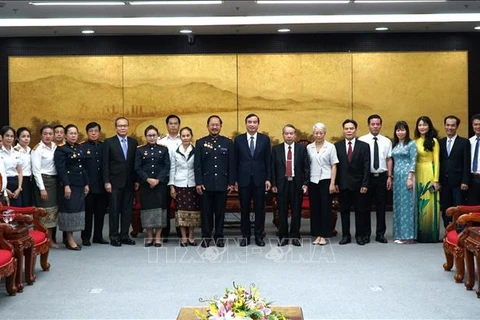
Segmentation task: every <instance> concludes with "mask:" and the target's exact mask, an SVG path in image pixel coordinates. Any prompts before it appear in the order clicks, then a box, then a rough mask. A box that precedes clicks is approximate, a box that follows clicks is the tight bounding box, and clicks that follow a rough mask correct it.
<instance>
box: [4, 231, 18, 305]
mask: <svg viewBox="0 0 480 320" xmlns="http://www.w3.org/2000/svg"><path fill="white" fill-rule="evenodd" d="M12 230H13V227H12V226H10V225H8V224H5V223H0V279H1V278H5V286H6V288H7V292H8V294H9V295H11V296H14V295H15V294H16V293H17V287H16V286H15V276H16V273H17V259H15V257H14V255H13V247H12V246H11V245H10V244H9V243H8V242H7V241H5V238H4V236H3V235H4V233H8V232H11V231H12Z"/></svg>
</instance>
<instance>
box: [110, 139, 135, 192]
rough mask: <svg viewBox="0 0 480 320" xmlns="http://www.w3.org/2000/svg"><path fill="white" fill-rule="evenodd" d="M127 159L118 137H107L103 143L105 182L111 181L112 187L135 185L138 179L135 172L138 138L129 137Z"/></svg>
mask: <svg viewBox="0 0 480 320" xmlns="http://www.w3.org/2000/svg"><path fill="white" fill-rule="evenodd" d="M127 144H128V151H127V159H126V160H125V157H124V156H123V150H122V146H121V145H120V141H119V140H118V137H117V136H116V135H115V136H113V137H110V138H107V139H105V142H104V143H103V164H102V169H103V182H104V183H111V184H112V188H115V189H116V188H124V187H133V183H134V182H135V181H136V178H135V177H136V176H135V172H134V163H135V152H136V150H137V147H138V142H137V140H135V139H133V138H130V137H127Z"/></svg>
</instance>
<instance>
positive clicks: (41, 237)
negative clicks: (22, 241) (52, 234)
mask: <svg viewBox="0 0 480 320" xmlns="http://www.w3.org/2000/svg"><path fill="white" fill-rule="evenodd" d="M30 235H31V236H32V238H33V243H34V244H35V245H37V244H39V243H42V242H43V241H45V239H46V236H45V233H43V232H41V231H37V230H30Z"/></svg>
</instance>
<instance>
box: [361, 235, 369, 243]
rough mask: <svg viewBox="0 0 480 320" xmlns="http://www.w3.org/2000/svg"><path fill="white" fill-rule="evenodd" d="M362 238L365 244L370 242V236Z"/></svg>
mask: <svg viewBox="0 0 480 320" xmlns="http://www.w3.org/2000/svg"><path fill="white" fill-rule="evenodd" d="M362 239H363V243H365V244H367V243H370V236H365V237H363V238H362Z"/></svg>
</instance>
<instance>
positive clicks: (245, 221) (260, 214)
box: [238, 177, 265, 239]
mask: <svg viewBox="0 0 480 320" xmlns="http://www.w3.org/2000/svg"><path fill="white" fill-rule="evenodd" d="M238 198H239V200H240V212H241V216H240V230H241V232H242V236H243V237H245V238H250V236H251V235H252V228H251V226H250V204H251V202H252V200H253V211H254V212H255V225H254V231H253V232H254V235H255V238H256V239H262V238H263V230H264V229H265V185H261V186H256V185H255V184H254V183H253V177H252V178H250V184H249V185H248V186H246V187H240V188H239V190H238Z"/></svg>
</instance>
